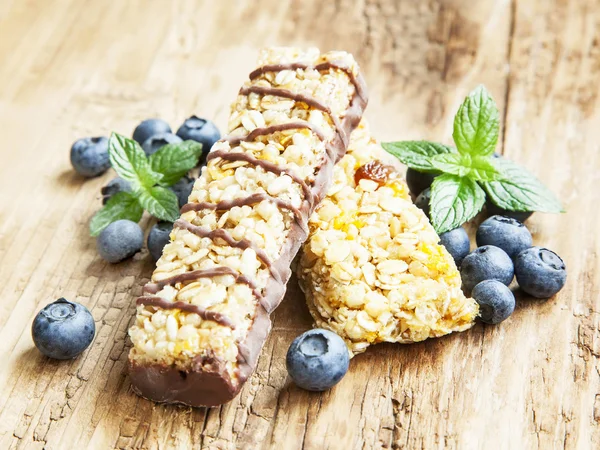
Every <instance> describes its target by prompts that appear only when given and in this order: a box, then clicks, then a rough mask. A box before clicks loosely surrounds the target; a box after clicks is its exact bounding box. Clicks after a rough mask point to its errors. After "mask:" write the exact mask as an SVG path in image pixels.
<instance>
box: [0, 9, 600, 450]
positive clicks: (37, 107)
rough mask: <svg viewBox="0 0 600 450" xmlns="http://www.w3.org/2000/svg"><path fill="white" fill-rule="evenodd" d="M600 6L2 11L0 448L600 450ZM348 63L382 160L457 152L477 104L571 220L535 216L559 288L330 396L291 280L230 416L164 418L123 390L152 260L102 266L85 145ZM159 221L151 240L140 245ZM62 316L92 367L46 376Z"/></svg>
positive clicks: (357, 378)
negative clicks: (40, 318) (294, 377)
mask: <svg viewBox="0 0 600 450" xmlns="http://www.w3.org/2000/svg"><path fill="white" fill-rule="evenodd" d="M599 7H600V2H598V1H597V0H512V1H511V0H499V1H494V0H479V1H477V2H472V1H469V0H426V1H413V0H398V1H393V0H361V1H351V0H336V1H327V2H322V1H319V0H239V1H235V0H229V1H218V2H217V1H211V2H209V1H204V2H202V1H200V0H198V1H169V0H163V1H159V0H153V1H142V0H137V1H136V0H128V1H120V2H115V1H111V0H87V1H85V0H3V1H2V2H0V86H2V88H1V89H0V124H1V129H2V137H3V139H2V143H3V145H2V150H1V153H2V165H1V168H0V171H1V173H2V176H1V177H0V201H1V205H2V207H1V210H0V258H1V259H2V264H0V360H2V364H0V448H2V449H12V448H32V449H36V448H39V449H42V448H46V449H59V448H136V449H137V448H149V449H158V448H161V449H162V448H248V449H258V448H278V449H299V448H307V449H326V448H331V449H338V448H339V449H355V448H356V449H359V448H364V449H366V448H411V449H412V448H425V449H430V448H450V449H454V448H456V449H479V448H493V449H520V448H540V449H554V448H566V449H596V448H599V447H600V261H599V256H598V255H599V252H600V237H599V233H598V232H599V231H600V228H599V225H598V224H599V223H600V208H598V204H599V203H600V190H599V189H598V188H597V185H598V182H600V176H599V175H598V174H599V173H600V146H599V144H598V143H599V142H600V127H599V126H598V123H599V122H600V104H599V103H598V94H599V90H600V8H599ZM272 44H282V45H283V44H293V45H299V46H305V45H317V46H319V47H320V48H321V49H325V50H327V49H344V50H348V51H350V52H352V53H354V54H355V55H356V57H357V59H358V60H359V61H360V63H361V65H362V67H363V69H364V71H365V74H366V78H367V80H368V83H369V86H370V91H371V102H370V106H369V108H368V111H367V117H368V118H369V119H370V122H371V126H372V128H373V130H374V132H375V133H376V135H377V136H378V137H379V138H380V139H382V140H390V139H412V138H429V139H434V140H441V141H448V139H449V138H450V134H451V119H452V115H453V112H454V111H455V110H456V108H457V106H458V105H459V103H460V101H461V99H462V98H463V97H464V95H465V94H466V93H467V92H468V91H469V90H471V89H472V88H473V87H474V86H475V85H476V84H478V83H484V84H485V85H486V86H487V87H488V89H489V90H490V91H491V92H492V94H493V95H494V97H495V98H496V100H497V102H498V105H499V107H500V109H501V111H502V117H503V133H502V138H501V150H502V151H503V152H504V153H505V154H507V155H508V156H510V157H511V158H514V159H515V160H516V161H518V162H520V163H523V164H525V165H526V166H527V167H529V168H530V169H531V170H532V171H533V172H534V173H535V174H536V175H538V176H539V177H540V178H541V179H542V180H543V181H544V182H546V183H547V184H548V185H549V186H551V187H552V189H553V190H555V191H556V192H557V193H559V194H560V197H561V198H562V200H563V201H564V203H565V205H566V208H567V210H568V211H569V212H568V214H566V215H563V216H550V215H541V214H536V215H535V216H534V217H533V218H532V219H531V221H530V222H529V224H530V226H531V229H532V231H533V233H534V239H535V242H536V243H541V244H542V245H545V246H547V247H549V248H552V249H554V250H556V251H557V252H558V253H559V254H561V255H563V256H564V257H565V260H566V264H567V266H568V270H569V280H568V283H567V286H566V287H565V289H564V290H563V291H562V292H561V293H560V294H559V295H558V296H556V297H555V298H552V299H550V300H548V301H546V302H543V301H534V300H531V299H529V298H527V297H523V296H520V297H519V303H518V307H517V311H516V312H515V313H514V315H513V316H512V318H511V319H510V320H509V321H507V322H505V323H504V324H502V325H500V326H496V327H492V326H482V325H477V326H476V327H474V328H473V329H472V330H470V331H468V332H465V333H462V334H458V335H454V336H450V337H446V338H442V339H437V340H431V341H428V342H424V343H420V344H413V345H410V346H399V345H396V346H393V345H380V346H376V347H374V348H371V349H369V350H368V351H367V352H366V353H365V354H363V355H360V356H358V357H356V358H355V359H354V360H353V361H352V364H351V370H350V372H349V373H348V375H347V376H346V377H345V378H344V380H343V381H342V382H341V383H340V384H339V385H338V386H337V387H336V388H335V389H333V390H331V391H329V392H326V393H323V394H317V393H308V392H304V391H302V390H300V389H298V388H296V387H295V386H294V385H293V384H292V383H291V382H290V380H289V379H288V377H287V373H286V370H285V353H286V350H287V347H288V345H289V343H290V342H291V341H292V339H293V338H294V337H295V336H297V335H298V334H299V333H300V332H301V331H303V330H305V329H307V328H309V327H310V326H311V320H310V317H309V315H308V313H307V310H306V307H305V306H304V304H303V300H302V296H301V294H300V292H299V290H298V288H297V287H296V284H295V282H294V280H292V281H291V282H290V285H289V291H288V295H287V297H286V299H285V301H284V303H283V304H282V306H281V307H280V308H279V309H278V310H277V311H276V313H275V315H274V332H273V333H272V335H271V337H270V339H269V340H268V342H267V344H266V346H265V348H264V350H263V353H262V356H261V358H260V361H259V367H258V370H257V372H256V374H255V375H254V377H253V378H252V379H251V380H250V381H249V382H248V383H247V385H246V386H245V387H244V389H243V391H242V394H241V395H240V396H239V397H238V398H237V399H235V400H234V401H233V402H231V403H230V404H228V405H225V406H223V407H221V408H216V409H211V410H206V409H194V410H192V409H189V408H182V407H172V406H157V405H154V404H153V403H151V402H148V401H146V400H143V399H141V398H138V397H137V396H135V395H134V394H133V393H132V391H131V389H130V383H129V379H128V377H127V375H126V371H125V367H126V359H127V351H128V348H129V345H130V343H129V341H128V339H127V338H126V331H127V328H128V326H129V324H130V323H131V321H132V318H133V314H134V298H135V295H136V292H139V291H140V287H141V285H142V284H143V283H144V282H145V281H146V280H147V278H148V277H149V275H150V274H151V270H152V263H151V262H150V258H149V256H148V253H147V251H144V252H143V253H141V254H138V255H137V256H136V257H135V258H134V260H133V261H130V262H126V263H122V264H118V265H114V266H113V265H109V264H106V263H104V262H103V261H102V260H101V259H100V258H99V257H98V255H97V254H96V251H95V243H94V240H93V239H92V238H90V237H89V236H88V233H87V223H88V221H89V218H90V217H91V215H92V214H93V213H94V212H95V211H96V210H97V209H98V208H99V207H100V198H99V197H100V195H99V191H100V187H101V186H102V185H103V184H105V183H106V182H107V181H108V180H109V179H110V178H111V176H112V175H111V174H107V175H105V176H103V177H101V178H98V179H93V180H89V181H84V180H83V179H81V178H79V177H78V176H76V175H75V174H74V173H73V171H72V170H71V168H70V165H69V161H68V149H69V146H70V144H71V142H72V141H73V140H75V139H76V138H78V137H81V136H86V135H98V134H107V133H109V132H110V131H111V130H116V131H120V132H123V133H128V132H129V131H130V130H132V129H133V127H134V126H135V124H136V123H137V122H138V121H139V120H140V119H143V118H147V117H150V116H160V117H163V118H165V119H167V120H169V121H170V122H171V123H172V124H173V125H174V126H176V124H178V123H179V122H181V121H182V120H183V119H184V118H185V117H187V116H188V115H190V114H192V113H196V114H198V115H201V116H205V117H208V118H211V119H213V120H215V121H216V122H217V123H218V124H219V125H220V126H224V124H225V123H226V118H227V113H228V106H229V103H230V102H231V101H232V100H233V98H234V95H235V93H236V92H237V89H238V88H239V86H240V84H241V83H242V82H243V80H244V78H245V76H246V74H247V72H248V71H249V70H251V69H252V68H253V65H254V61H255V58H256V55H257V49H258V48H260V47H262V46H266V45H272ZM147 223H148V222H147V221H145V222H144V224H145V225H147ZM60 296H64V297H67V298H70V299H72V300H76V301H78V302H81V303H83V304H85V305H86V306H87V307H88V308H90V310H91V311H92V313H93V315H94V318H95V320H96V326H97V335H96V339H95V341H94V343H93V345H92V346H91V348H90V349H89V350H88V351H86V352H85V353H84V354H83V355H82V356H81V357H79V358H78V359H76V360H74V361H70V362H56V361H51V360H49V359H47V358H44V357H42V356H41V355H40V354H39V353H38V352H37V350H36V349H35V348H34V347H33V344H32V341H31V337H30V326H31V321H32V319H33V317H34V316H35V313H36V312H37V311H38V310H39V309H40V308H41V307H42V306H43V305H45V304H46V303H48V302H50V301H52V300H54V299H55V298H57V297H60Z"/></svg>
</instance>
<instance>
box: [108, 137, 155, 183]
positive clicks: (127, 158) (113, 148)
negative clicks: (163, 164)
mask: <svg viewBox="0 0 600 450" xmlns="http://www.w3.org/2000/svg"><path fill="white" fill-rule="evenodd" d="M108 155H109V158H110V164H111V165H112V167H113V169H115V171H116V172H117V173H118V174H119V176H120V177H121V178H124V179H125V180H127V181H129V182H130V183H131V185H132V187H133V190H134V191H139V190H140V189H141V188H150V187H152V186H154V185H155V184H156V183H158V182H159V181H160V180H161V178H162V175H161V174H160V173H156V172H154V171H153V170H152V169H151V168H150V164H149V163H148V159H147V158H146V154H145V153H144V150H142V147H140V144H138V143H137V142H136V141H134V140H133V139H129V138H126V137H125V136H122V135H120V134H117V133H113V134H112V135H111V136H110V139H109V141H108Z"/></svg>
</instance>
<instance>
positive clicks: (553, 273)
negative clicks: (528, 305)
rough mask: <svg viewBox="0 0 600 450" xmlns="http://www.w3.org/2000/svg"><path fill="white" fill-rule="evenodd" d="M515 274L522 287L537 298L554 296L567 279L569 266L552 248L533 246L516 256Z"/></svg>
mask: <svg viewBox="0 0 600 450" xmlns="http://www.w3.org/2000/svg"><path fill="white" fill-rule="evenodd" d="M515 275H516V276H517V283H519V286H520V287H521V289H523V290H524V291H525V292H527V293H528V294H529V295H532V296H534V297H537V298H548V297H552V296H553V295H554V294H556V293H557V292H558V291H560V290H561V289H562V288H563V286H564V285H565V282H566V281H567V268H566V266H565V263H564V262H563V260H562V259H561V258H560V256H558V255H557V254H556V253H554V252H553V251H552V250H548V249H547V248H541V247H531V248H528V249H526V250H523V251H522V252H521V253H519V254H518V255H517V257H516V258H515Z"/></svg>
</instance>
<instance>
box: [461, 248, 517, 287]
mask: <svg viewBox="0 0 600 450" xmlns="http://www.w3.org/2000/svg"><path fill="white" fill-rule="evenodd" d="M460 275H461V278H462V282H463V288H464V289H465V291H466V292H471V290H472V289H473V288H474V287H475V285H476V284H478V283H481V282H482V281H485V280H497V281H500V282H501V283H503V284H505V285H507V286H508V285H509V284H510V282H511V281H512V279H513V276H514V267H513V262H512V260H511V259H510V257H509V256H508V255H507V254H506V253H505V252H504V250H502V249H500V248H498V247H494V246H493V245H484V246H483V247H479V248H477V249H475V250H473V251H472V252H471V253H469V254H468V255H467V256H465V259H463V262H462V264H461V265H460Z"/></svg>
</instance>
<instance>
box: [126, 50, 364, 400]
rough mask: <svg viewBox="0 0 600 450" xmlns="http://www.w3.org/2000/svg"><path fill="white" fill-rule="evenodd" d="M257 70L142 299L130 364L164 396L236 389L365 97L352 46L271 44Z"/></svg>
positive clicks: (202, 396) (218, 395)
mask: <svg viewBox="0 0 600 450" xmlns="http://www.w3.org/2000/svg"><path fill="white" fill-rule="evenodd" d="M249 78H250V80H249V81H248V82H247V83H245V84H244V86H243V87H242V89H241V90H240V92H239V95H238V97H237V100H236V101H235V103H234V104H233V106H232V110H231V115H230V119H229V126H228V128H229V132H230V134H229V135H228V136H227V137H226V138H225V139H223V140H222V141H220V142H218V143H216V144H215V146H214V147H213V149H212V151H211V153H210V154H209V155H208V158H207V160H208V162H207V165H206V167H205V168H203V170H202V174H201V176H200V178H199V179H198V180H197V181H196V183H195V185H194V188H193V190H192V193H191V195H190V197H189V203H188V204H187V205H185V206H184V207H183V208H182V214H181V218H180V219H179V220H177V221H176V222H175V226H174V229H173V232H172V233H171V242H170V243H169V244H167V245H166V247H165V248H164V250H163V254H162V257H161V258H160V259H159V260H158V262H157V267H156V270H155V271H154V273H153V275H152V280H151V282H150V283H149V284H148V285H146V286H145V288H144V292H143V296H142V297H140V298H139V299H138V300H137V304H138V306H137V316H136V320H135V323H134V325H133V326H132V327H131V329H130V330H129V335H130V337H131V340H132V342H133V348H132V349H131V352H130V354H129V362H130V376H131V380H132V384H133V388H134V390H135V391H136V392H137V393H138V394H140V395H142V396H144V397H146V398H149V399H152V400H155V401H159V402H172V403H184V404H187V405H191V406H215V405H219V404H222V403H224V402H227V401H229V400H231V399H232V398H233V397H235V395H236V394H237V393H238V392H239V390H240V389H241V387H242V386H243V384H244V382H245V381H246V380H247V378H248V377H249V376H250V375H251V373H252V371H253V370H254V367H255V366H256V362H257V359H258V354H259V352H260V349H261V348H262V345H263V344H264V341H265V340H266V338H267V335H268V333H269V331H270V327H271V321H270V318H269V315H270V313H271V312H272V311H273V310H274V309H275V308H276V307H277V305H278V304H279V303H280V301H281V299H282V298H283V295H284V293H285V284H286V282H287V280H288V279H289V277H290V274H291V270H290V263H291V261H292V259H293V257H294V256H295V254H296V253H297V251H298V250H299V247H300V245H301V244H302V242H304V240H305V239H306V237H307V235H308V224H307V223H308V217H309V216H310V214H311V213H312V212H313V211H314V208H315V207H316V206H317V204H318V203H319V202H320V200H321V199H322V198H323V197H324V195H325V192H326V191H327V188H328V186H329V184H330V181H331V176H332V170H333V165H334V163H335V162H337V161H338V160H339V159H340V158H341V157H342V156H343V155H344V153H345V151H346V147H347V143H348V140H349V136H350V133H351V132H352V130H353V129H354V128H355V127H356V126H357V125H358V123H359V121H360V118H361V115H362V111H363V109H364V107H365V106H366V93H365V87H364V83H363V81H362V78H361V76H360V74H359V72H358V66H357V64H356V62H355V61H354V59H353V58H352V56H351V55H349V54H347V53H344V52H329V53H324V54H320V53H319V51H318V50H317V49H309V50H306V51H303V50H299V49H293V48H274V49H267V50H265V51H263V52H262V53H261V56H260V59H259V68H258V69H256V70H255V71H253V72H252V73H251V74H250V77H249Z"/></svg>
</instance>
